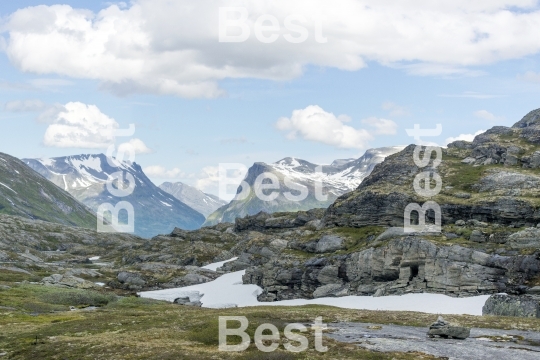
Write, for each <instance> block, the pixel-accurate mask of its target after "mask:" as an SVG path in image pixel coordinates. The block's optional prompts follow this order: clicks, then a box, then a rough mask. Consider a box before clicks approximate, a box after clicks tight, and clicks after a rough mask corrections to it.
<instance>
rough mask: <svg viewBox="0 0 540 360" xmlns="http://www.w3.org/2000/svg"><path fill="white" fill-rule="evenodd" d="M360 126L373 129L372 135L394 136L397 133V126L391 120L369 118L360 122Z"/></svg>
mask: <svg viewBox="0 0 540 360" xmlns="http://www.w3.org/2000/svg"><path fill="white" fill-rule="evenodd" d="M362 124H365V125H368V126H370V127H372V128H373V130H372V131H370V132H371V133H372V134H373V135H394V134H395V133H396V132H397V127H398V126H397V124H396V123H395V122H393V121H392V120H388V119H380V118H376V117H370V118H367V119H363V120H362Z"/></svg>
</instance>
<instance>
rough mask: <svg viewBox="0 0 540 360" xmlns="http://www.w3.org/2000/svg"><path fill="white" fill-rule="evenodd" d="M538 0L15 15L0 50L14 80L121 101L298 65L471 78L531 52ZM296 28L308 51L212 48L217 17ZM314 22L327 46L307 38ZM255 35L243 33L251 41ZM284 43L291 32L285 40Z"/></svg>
mask: <svg viewBox="0 0 540 360" xmlns="http://www.w3.org/2000/svg"><path fill="white" fill-rule="evenodd" d="M537 5H538V2H537V1H536V0H477V1H470V0H467V1H466V0H456V1H445V2H441V1H419V0H402V1H394V0H336V1H333V2H329V1H325V0H298V1H290V0H260V1H257V2H246V1H239V0H219V1H218V0H199V1H197V2H193V1H190V0H178V1H170V0H134V1H133V2H130V3H129V5H127V6H126V4H121V6H118V5H116V4H111V5H110V6H108V7H107V8H105V9H103V10H101V11H100V12H98V13H93V12H92V11H90V10H84V9H73V8H72V7H70V6H68V5H53V6H35V7H27V8H24V9H20V10H17V11H16V12H15V13H13V14H11V15H10V16H9V18H8V19H7V21H6V23H5V29H6V31H7V32H9V38H8V39H7V43H6V45H5V51H6V53H7V55H8V57H9V59H10V61H11V62H12V63H13V64H14V65H15V66H17V67H18V68H19V69H20V70H22V71H25V72H32V73H38V74H57V75H60V76H67V77H72V78H83V79H96V80H99V81H100V82H101V84H102V87H103V88H106V89H108V90H110V91H113V92H115V93H116V94H119V95H126V94H130V93H133V92H137V93H141V92H142V93H159V94H172V95H177V96H182V97H216V96H220V95H222V94H223V91H222V90H221V89H220V88H219V86H218V83H219V81H221V80H223V79H227V78H237V79H241V78H258V79H273V80H282V79H291V78H294V77H297V76H300V75H301V74H302V72H303V69H304V67H305V66H306V65H315V66H321V67H332V68H338V69H343V70H351V71H354V70H358V69H361V68H362V67H364V66H365V64H366V62H368V61H374V62H378V63H380V64H383V65H385V66H393V67H398V68H399V67H401V68H403V69H405V71H407V72H409V73H412V74H416V75H441V74H442V75H446V76H448V75H450V76H454V75H459V76H462V75H479V74H481V71H478V70H477V69H475V68H474V67H475V66H479V65H485V64H490V63H494V62H497V61H501V60H506V59H517V58H522V57H525V56H529V55H533V54H537V53H538V52H539V51H540V42H538V36H537V29H538V28H539V27H540V10H539V9H538V6H537ZM221 6H245V7H246V8H247V9H248V12H249V18H248V24H249V25H250V26H251V27H252V25H253V23H254V22H255V21H256V19H257V18H258V17H259V16H260V15H261V14H271V15H274V16H276V17H277V18H278V19H279V22H280V24H281V31H280V35H284V34H287V33H288V31H286V29H284V27H283V24H284V19H285V18H286V17H287V16H289V15H291V14H302V15H303V16H305V18H306V23H305V26H306V29H308V32H309V38H308V40H307V41H305V42H303V43H300V44H291V43H288V42H287V41H285V40H284V38H283V36H281V37H280V38H279V40H278V41H276V42H275V43H273V44H263V43H261V42H259V41H258V40H256V38H255V37H254V36H251V37H250V38H249V39H248V41H246V42H245V43H218V31H219V26H218V25H219V17H218V14H219V7H221ZM317 18H319V19H324V21H323V22H322V32H323V35H324V36H325V37H327V39H328V41H327V43H324V44H320V43H318V42H316V41H315V40H314V39H315V36H314V34H315V31H314V29H315V23H316V19H317ZM251 33H252V34H253V31H252V32H251ZM292 35H293V36H294V35H296V34H292Z"/></svg>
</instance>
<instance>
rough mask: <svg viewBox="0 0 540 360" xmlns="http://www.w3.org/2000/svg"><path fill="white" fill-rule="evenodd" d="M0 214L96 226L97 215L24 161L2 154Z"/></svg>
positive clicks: (0, 154) (0, 163)
mask: <svg viewBox="0 0 540 360" xmlns="http://www.w3.org/2000/svg"><path fill="white" fill-rule="evenodd" d="M0 214H9V215H18V216H22V217H25V218H27V219H39V220H46V221H51V222H56V223H60V224H65V225H73V226H81V227H85V228H93V229H95V228H96V224H97V219H96V216H95V215H94V214H93V213H92V212H91V211H90V209H89V208H87V207H86V206H84V205H83V204H80V203H79V202H78V201H77V200H76V199H75V198H73V197H72V196H71V195H70V194H68V193H67V192H65V191H63V190H61V189H58V187H56V186H55V185H54V184H52V183H50V182H49V181H48V180H47V179H45V178H44V177H42V176H41V175H39V174H37V173H36V172H34V171H32V169H30V168H29V167H28V166H26V165H25V164H24V163H23V162H22V161H20V160H19V159H17V158H14V157H12V156H9V155H7V154H3V153H0Z"/></svg>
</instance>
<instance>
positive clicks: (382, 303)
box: [139, 260, 489, 315]
mask: <svg viewBox="0 0 540 360" xmlns="http://www.w3.org/2000/svg"><path fill="white" fill-rule="evenodd" d="M228 261H231V260H227V261H222V262H219V263H216V264H210V265H207V266H205V269H210V270H215V269H217V268H218V267H220V266H222V265H223V264H224V263H225V262H228ZM244 273H245V271H237V272H233V273H229V274H225V275H222V276H221V277H219V278H218V279H216V280H214V281H211V282H207V283H205V284H199V285H192V286H186V287H182V288H176V289H167V290H157V291H144V292H141V293H139V295H140V296H141V297H144V298H150V299H156V300H166V301H171V302H172V301H174V299H176V298H179V297H189V298H190V301H201V302H202V304H203V307H206V308H214V309H216V308H229V307H247V306H301V305H314V304H317V305H330V306H336V307H340V308H345V309H364V310H389V311H417V312H424V313H430V314H468V315H482V306H484V303H485V302H486V300H487V299H488V297H489V295H482V296H475V297H468V298H453V297H449V296H446V295H441V294H408V295H402V296H382V297H372V296H345V297H340V298H319V299H313V300H305V299H297V300H284V301H276V302H271V303H268V302H259V301H258V300H257V295H259V294H260V293H261V292H262V289H261V288H260V287H258V286H256V285H243V284H242V275H244Z"/></svg>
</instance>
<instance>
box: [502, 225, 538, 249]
mask: <svg viewBox="0 0 540 360" xmlns="http://www.w3.org/2000/svg"><path fill="white" fill-rule="evenodd" d="M507 242H508V244H509V245H510V246H511V247H512V248H515V249H527V248H533V249H535V248H539V247H540V229H539V228H528V229H525V230H522V231H518V232H516V233H514V234H512V235H510V236H508V240H507Z"/></svg>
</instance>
